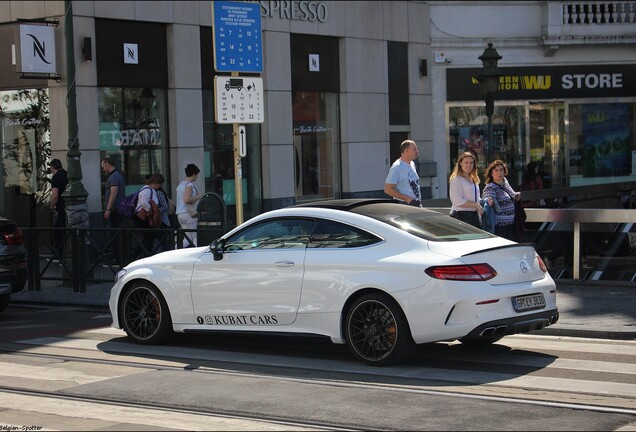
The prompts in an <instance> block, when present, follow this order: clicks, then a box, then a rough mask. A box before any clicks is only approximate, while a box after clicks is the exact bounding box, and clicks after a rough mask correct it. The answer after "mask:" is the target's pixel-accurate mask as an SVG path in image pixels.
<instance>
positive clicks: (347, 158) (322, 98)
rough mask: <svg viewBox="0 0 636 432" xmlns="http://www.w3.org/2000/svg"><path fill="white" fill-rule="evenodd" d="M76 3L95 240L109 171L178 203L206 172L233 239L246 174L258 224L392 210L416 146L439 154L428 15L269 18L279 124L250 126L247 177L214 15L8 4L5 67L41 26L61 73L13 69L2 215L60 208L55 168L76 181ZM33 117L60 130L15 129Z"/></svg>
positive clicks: (300, 12)
mask: <svg viewBox="0 0 636 432" xmlns="http://www.w3.org/2000/svg"><path fill="white" fill-rule="evenodd" d="M69 3H71V4H72V16H73V18H72V19H73V32H74V37H73V42H74V50H73V53H72V55H73V57H74V60H75V68H76V72H75V84H76V93H77V98H76V100H77V121H78V125H79V134H78V139H79V149H80V152H81V166H82V177H83V178H82V182H83V185H84V187H85V189H86V191H87V192H88V194H89V195H88V209H89V212H90V213H91V225H94V224H99V223H100V221H101V219H100V216H101V211H102V210H103V185H104V182H105V178H104V176H103V174H102V173H100V169H99V167H100V160H101V159H102V158H103V157H112V158H114V159H115V161H116V162H117V164H118V167H119V168H120V170H122V171H123V172H124V174H125V180H126V187H127V193H130V192H132V191H133V190H135V189H137V188H139V187H140V186H141V185H142V184H143V183H144V181H145V178H146V176H147V175H148V174H151V173H154V172H161V173H163V174H164V176H165V177H166V178H167V180H168V181H167V184H166V185H165V186H166V187H165V188H166V189H167V190H169V191H170V192H172V193H171V194H170V195H174V194H175V193H174V190H175V188H176V186H177V184H178V183H179V182H180V181H181V180H182V179H183V177H184V172H183V170H184V168H185V166H186V165H187V164H189V163H195V164H197V165H198V166H199V167H200V168H201V170H202V173H204V174H205V175H204V176H201V178H200V179H199V180H198V182H199V183H200V184H198V185H197V187H198V188H199V189H200V190H204V191H206V192H215V193H218V194H219V195H221V196H222V197H223V198H224V200H225V202H226V204H227V205H228V210H229V211H228V213H229V216H230V224H232V217H233V215H234V204H235V196H236V195H235V170H237V169H240V170H241V171H242V181H243V189H242V191H243V194H242V195H243V206H244V213H245V219H247V218H249V217H251V216H253V215H255V214H258V213H260V212H262V211H264V210H268V209H272V208H279V207H283V206H286V205H289V204H293V203H296V202H303V201H310V200H316V199H328V198H341V197H355V196H383V193H382V189H383V185H384V180H385V177H386V174H387V172H388V168H389V166H390V164H391V162H392V160H394V159H395V158H396V157H398V154H397V151H398V150H397V149H398V147H399V144H400V142H401V141H402V140H403V139H406V138H410V139H414V140H416V141H417V142H418V143H419V144H420V148H421V152H420V153H421V155H423V156H424V158H427V155H432V154H433V146H432V143H433V140H432V127H431V81H430V79H428V78H427V75H428V70H427V63H426V62H425V61H424V62H423V61H422V59H427V58H429V57H430V37H429V29H428V25H427V23H428V20H429V18H428V17H429V14H428V11H429V5H428V4H426V2H409V1H398V2H393V1H390V2H389V1H386V2H355V1H351V2H335V1H334V2H332V1H325V2H320V1H318V2H314V1H298V2H297V1H294V2H277V1H261V2H259V7H260V13H261V18H262V29H263V32H262V46H263V72H262V74H260V77H261V78H262V79H263V86H264V92H263V94H264V111H265V115H264V122H263V123H262V124H257V123H254V124H247V125H245V126H246V137H247V151H246V156H245V157H244V158H242V159H241V164H240V166H238V167H237V166H236V164H235V163H234V159H233V128H232V125H231V124H217V122H216V121H215V98H216V94H215V91H214V77H215V75H223V74H222V73H221V74H219V73H217V72H215V70H214V59H213V51H214V50H213V27H212V2H210V1H180V2H172V1H162V2H150V1H122V2H108V1H81V2H64V1H46V2H45V1H29V2H19V1H8V2H2V3H1V4H0V32H2V35H3V37H2V41H3V42H2V47H1V48H0V49H1V50H2V51H1V52H2V53H3V55H6V56H8V57H7V58H10V56H11V50H12V49H13V50H15V49H16V48H15V47H16V46H18V45H20V43H19V42H21V43H22V44H26V43H31V42H29V41H27V42H24V41H19V40H18V36H16V28H17V27H18V26H19V25H20V24H28V25H31V26H45V25H46V24H45V23H42V22H41V20H42V19H43V18H44V19H46V20H55V19H57V20H59V24H58V25H57V26H54V25H53V24H49V26H50V27H53V28H54V38H55V39H54V41H55V42H54V43H55V52H56V54H57V55H56V60H57V66H56V69H55V73H52V74H50V75H48V76H42V75H34V74H27V73H23V72H22V73H19V72H17V66H16V65H12V64H5V65H4V66H0V93H1V96H2V98H3V99H2V100H6V102H5V103H4V105H2V115H3V164H4V166H5V171H6V175H5V177H4V180H3V181H4V184H3V188H2V189H3V194H4V196H3V204H2V205H1V206H2V208H0V211H1V212H2V214H5V215H8V216H14V217H19V214H18V213H17V212H20V211H24V207H25V206H24V205H16V204H18V203H19V202H20V203H22V202H24V203H29V205H30V206H32V205H33V201H34V200H33V197H34V196H35V197H36V201H37V199H38V198H37V197H38V196H39V195H42V198H41V199H45V198H46V191H45V190H44V189H45V188H46V182H45V181H41V182H40V184H37V182H35V181H34V180H33V179H34V178H35V177H36V175H35V174H34V173H36V172H37V171H38V164H40V165H41V164H42V161H44V160H46V159H47V158H51V157H54V158H58V159H60V160H62V161H63V164H64V165H65V167H66V164H65V163H64V161H65V160H66V155H67V151H68V143H69V139H68V127H67V109H66V106H67V93H66V90H67V88H68V75H67V73H66V63H65V59H66V51H65V30H64V29H65V13H66V9H65V7H67V6H68V4H69ZM12 46H13V48H12ZM29 46H30V45H29ZM48 49H49V52H50V46H49V47H48ZM57 75H59V82H57V81H56V79H55V78H57ZM226 75H227V73H226ZM241 76H244V77H245V79H246V80H247V79H249V77H254V76H256V75H255V74H242V75H241ZM33 106H45V107H47V110H48V113H47V116H48V120H46V121H48V122H49V124H47V125H46V126H47V127H48V129H47V128H44V129H45V132H44V133H41V134H39V135H38V134H37V133H34V132H33V131H32V130H31V129H29V128H28V125H27V124H22V122H23V120H20V121H18V120H16V119H18V118H19V117H20V118H23V117H28V116H33V115H35V114H34V110H33ZM38 113H39V114H38V115H41V116H43V115H44V113H43V112H41V111H38ZM11 119H13V120H11ZM25 121H26V123H29V121H30V122H32V123H36V124H38V125H42V121H41V120H39V119H35V120H33V119H32V120H25ZM25 126H27V127H25ZM42 127H43V126H41V127H40V128H42ZM36 135H38V136H37V137H36ZM35 142H39V144H37V145H36V143H35ZM11 143H14V144H11ZM36 147H37V148H40V147H42V148H48V150H45V151H44V152H42V151H39V150H38V151H36V150H34V149H35V148H36ZM7 148H9V150H11V149H14V150H15V151H9V150H7ZM46 152H48V154H47V153H46ZM40 153H41V156H37V155H38V154H40ZM34 155H36V158H39V159H37V160H35V159H33V157H34ZM428 159H430V158H428ZM38 161H39V162H38ZM24 167H27V168H28V169H26V170H25V169H24ZM40 170H41V168H40ZM40 176H41V177H46V172H45V170H44V172H43V173H42V174H41V175H40ZM430 178H432V174H431V175H428V176H427V177H425V181H424V182H423V191H424V192H425V196H426V194H427V192H428V196H431V193H430V187H429V184H427V182H426V179H430ZM44 180H45V179H44ZM38 194H39V195H38ZM25 197H28V199H26V198H25ZM22 220H24V219H22Z"/></svg>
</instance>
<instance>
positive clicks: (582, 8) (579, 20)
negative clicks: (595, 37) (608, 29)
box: [562, 1, 636, 26]
mask: <svg viewBox="0 0 636 432" xmlns="http://www.w3.org/2000/svg"><path fill="white" fill-rule="evenodd" d="M635 12H636V2H633V1H631V2H630V1H622V2H621V1H586V2H564V3H563V22H562V24H563V25H565V26H568V25H585V24H631V23H634V19H635V16H634V15H635Z"/></svg>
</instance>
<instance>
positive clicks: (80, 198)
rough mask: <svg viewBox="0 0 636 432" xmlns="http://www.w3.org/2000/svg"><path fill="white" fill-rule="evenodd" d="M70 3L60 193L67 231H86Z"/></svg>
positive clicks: (68, 3) (68, 0)
mask: <svg viewBox="0 0 636 432" xmlns="http://www.w3.org/2000/svg"><path fill="white" fill-rule="evenodd" d="M72 3H73V2H72V1H71V0H65V1H64V8H65V13H64V32H65V37H66V105H67V110H68V111H67V114H68V152H67V154H66V163H67V168H68V170H67V171H68V186H67V187H66V189H65V190H64V192H63V193H62V196H63V197H64V203H65V206H66V217H67V221H68V225H69V227H70V228H87V227H88V205H87V203H86V198H87V197H88V192H86V189H84V185H83V184H82V165H81V163H80V156H81V153H80V151H79V137H78V126H77V104H76V94H75V44H74V42H73V37H74V36H73V4H72Z"/></svg>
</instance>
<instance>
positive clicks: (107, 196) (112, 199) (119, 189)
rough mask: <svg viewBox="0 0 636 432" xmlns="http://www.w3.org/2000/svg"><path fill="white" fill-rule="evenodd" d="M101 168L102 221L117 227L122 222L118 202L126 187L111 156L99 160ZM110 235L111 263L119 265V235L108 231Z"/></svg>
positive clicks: (113, 227)
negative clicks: (103, 180)
mask: <svg viewBox="0 0 636 432" xmlns="http://www.w3.org/2000/svg"><path fill="white" fill-rule="evenodd" d="M101 166H102V170H103V171H104V173H105V174H106V176H107V178H106V187H105V189H104V221H105V224H106V228H111V229H115V228H119V227H120V226H121V222H122V219H123V218H122V216H121V214H120V213H119V211H118V208H119V207H118V206H119V203H120V202H121V201H122V200H123V199H124V196H125V194H126V187H125V185H124V176H123V175H122V174H121V172H120V171H119V170H118V169H117V165H116V164H115V161H114V160H113V159H112V158H109V157H107V158H104V159H102V161H101ZM110 236H112V239H113V240H112V243H111V245H112V247H113V259H114V262H112V264H117V265H121V264H122V262H121V260H120V258H121V257H120V256H119V235H118V234H116V233H112V232H111V233H110Z"/></svg>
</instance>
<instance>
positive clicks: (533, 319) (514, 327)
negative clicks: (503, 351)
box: [463, 309, 559, 339]
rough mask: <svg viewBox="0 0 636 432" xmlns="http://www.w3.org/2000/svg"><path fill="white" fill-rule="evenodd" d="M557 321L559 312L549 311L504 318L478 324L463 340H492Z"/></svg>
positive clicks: (525, 331) (540, 327)
mask: <svg viewBox="0 0 636 432" xmlns="http://www.w3.org/2000/svg"><path fill="white" fill-rule="evenodd" d="M558 320H559V310H558V309H551V310H547V311H541V312H538V313H534V314H530V315H523V316H519V317H511V318H505V319H500V320H495V321H489V322H487V323H483V324H480V325H479V326H477V327H475V328H474V329H473V330H472V331H471V332H470V333H468V334H467V335H466V336H465V337H464V338H463V339H492V338H495V337H496V338H499V337H503V336H507V335H512V334H516V333H527V332H530V331H534V330H541V329H542V328H545V327H548V326H550V325H552V324H555V323H556V322H557V321H558Z"/></svg>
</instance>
